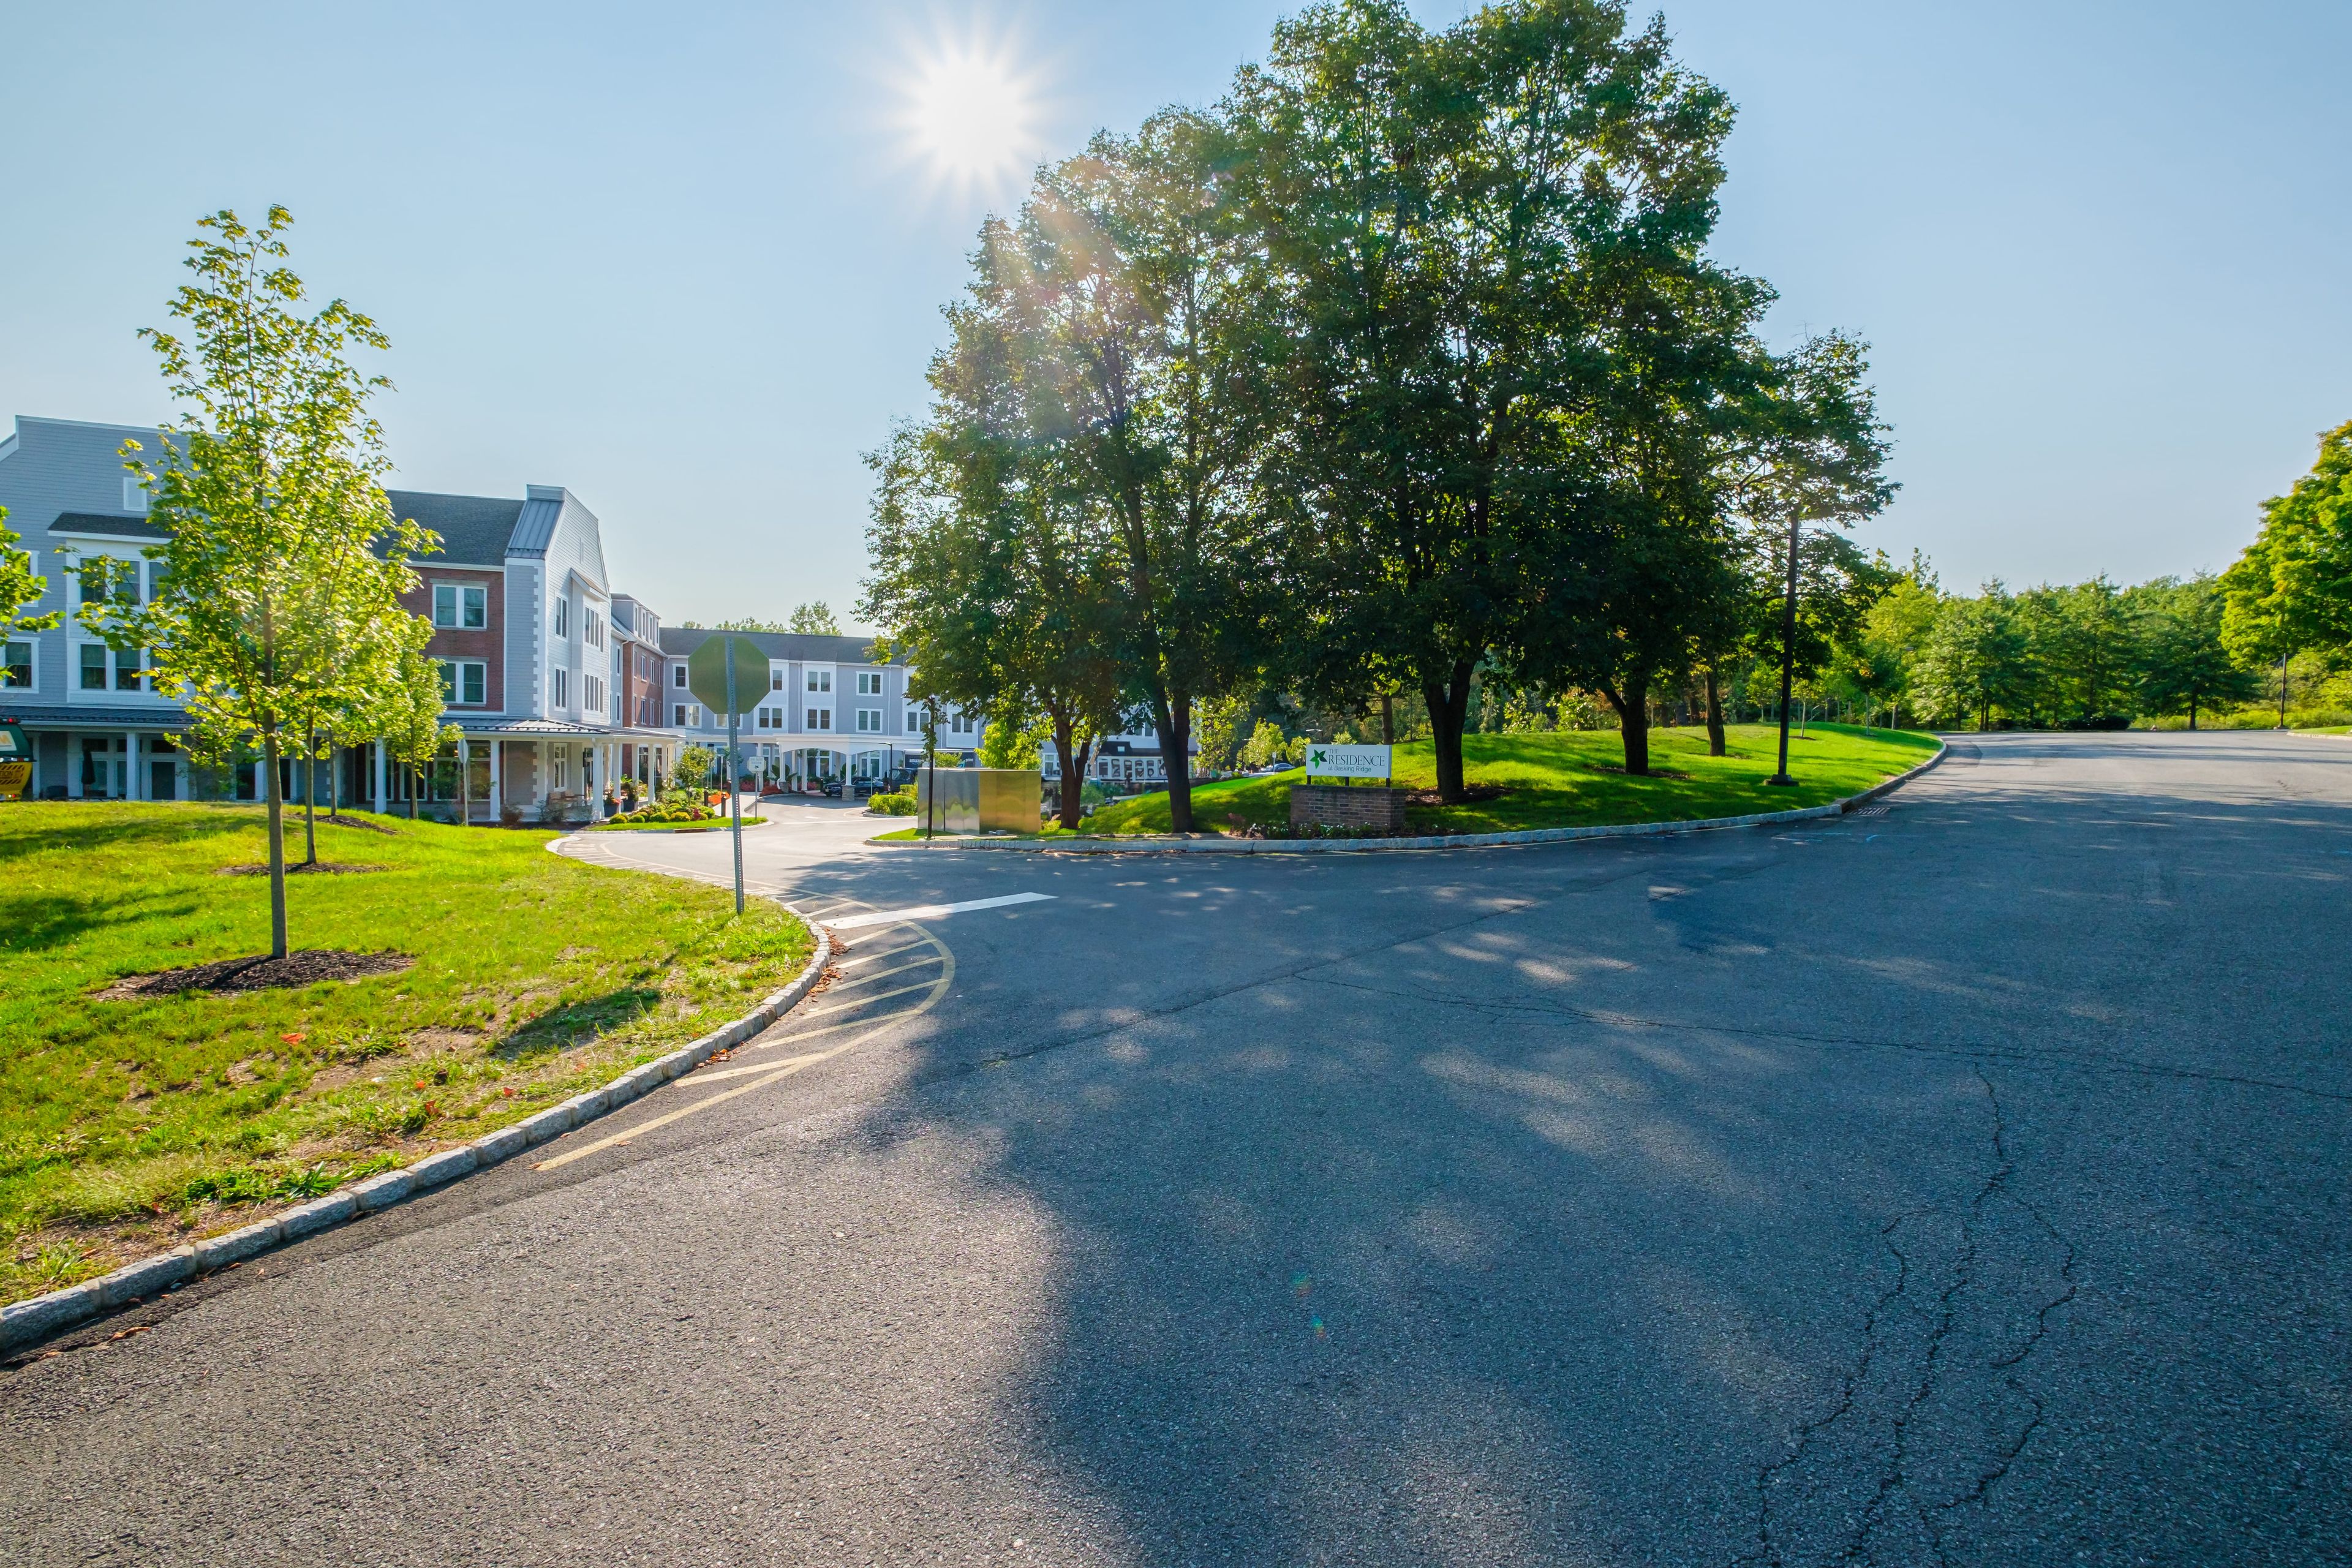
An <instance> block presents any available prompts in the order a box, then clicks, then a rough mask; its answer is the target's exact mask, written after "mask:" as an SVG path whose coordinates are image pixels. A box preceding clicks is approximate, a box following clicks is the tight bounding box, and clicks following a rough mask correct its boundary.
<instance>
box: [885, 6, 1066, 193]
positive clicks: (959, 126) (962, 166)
mask: <svg viewBox="0 0 2352 1568" xmlns="http://www.w3.org/2000/svg"><path fill="white" fill-rule="evenodd" d="M1036 119H1037V93H1036V85H1035V82H1034V80H1033V79H1031V78H1030V77H1029V76H1027V75H1025V74H1024V73H1023V72H1022V71H1021V70H1020V69H1019V68H1017V67H1016V66H1015V65H1014V64H1013V60H1012V59H1011V58H1010V56H1009V52H1008V51H1006V50H1004V49H1003V48H1002V47H988V46H985V45H983V44H982V43H980V42H979V41H978V40H976V39H975V40H972V41H970V42H967V43H964V44H961V45H959V44H953V43H943V44H942V45H941V46H940V47H939V49H938V51H937V52H936V53H934V54H933V55H931V57H930V58H928V59H924V60H921V61H919V62H918V63H917V64H916V65H915V67H914V68H913V71H912V73H911V77H910V79H909V81H908V88H907V112H906V118H905V125H906V130H907V134H908V142H909V143H910V144H911V147H912V150H913V152H914V153H915V154H916V156H917V157H918V158H919V159H920V160H921V161H922V162H923V163H926V164H928V165H929V168H930V170H931V173H932V174H933V175H934V176H935V177H937V178H938V179H940V180H941V181H943V182H946V183H949V184H960V185H965V186H974V185H994V184H1000V183H1002V182H1003V181H1005V180H1007V179H1010V178H1013V177H1014V176H1017V175H1018V174H1021V173H1022V172H1023V171H1024V168H1025V166H1026V165H1027V163H1028V162H1029V161H1030V160H1031V159H1032V158H1034V156H1035V155H1036V152H1037V147H1038V136H1037V130H1036Z"/></svg>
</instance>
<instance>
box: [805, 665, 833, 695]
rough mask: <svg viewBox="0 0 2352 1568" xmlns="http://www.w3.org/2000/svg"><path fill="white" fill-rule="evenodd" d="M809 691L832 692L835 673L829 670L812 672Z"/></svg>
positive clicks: (814, 670)
mask: <svg viewBox="0 0 2352 1568" xmlns="http://www.w3.org/2000/svg"><path fill="white" fill-rule="evenodd" d="M808 689H810V690H811V691H831V690H832V689H833V671H831V670H829V669H812V670H810V671H809V672H808Z"/></svg>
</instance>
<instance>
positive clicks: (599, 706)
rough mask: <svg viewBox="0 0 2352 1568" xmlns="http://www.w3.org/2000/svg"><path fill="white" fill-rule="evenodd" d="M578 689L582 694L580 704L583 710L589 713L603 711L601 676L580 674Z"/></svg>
mask: <svg viewBox="0 0 2352 1568" xmlns="http://www.w3.org/2000/svg"><path fill="white" fill-rule="evenodd" d="M580 690H581V694H582V696H581V702H580V706H581V708H582V709H583V710H585V711H587V712H590V713H602V712H604V679H603V678H602V677H600V676H594V675H583V676H582V677H581V678H580Z"/></svg>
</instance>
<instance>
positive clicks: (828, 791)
mask: <svg viewBox="0 0 2352 1568" xmlns="http://www.w3.org/2000/svg"><path fill="white" fill-rule="evenodd" d="M454 754H455V753H454V752H453V753H452V755H454ZM824 798H825V799H827V800H839V799H840V798H841V781H840V780H839V779H827V780H825V781H824Z"/></svg>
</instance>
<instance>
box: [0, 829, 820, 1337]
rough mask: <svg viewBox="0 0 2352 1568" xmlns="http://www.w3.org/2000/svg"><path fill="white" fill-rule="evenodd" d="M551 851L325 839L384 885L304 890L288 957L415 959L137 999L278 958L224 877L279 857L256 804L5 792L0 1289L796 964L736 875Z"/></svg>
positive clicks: (552, 1094)
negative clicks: (197, 974)
mask: <svg viewBox="0 0 2352 1568" xmlns="http://www.w3.org/2000/svg"><path fill="white" fill-rule="evenodd" d="M383 828H390V829H391V831H390V832H389V833H386V832H384V831H382V829H383ZM289 837H292V838H293V841H294V842H293V845H292V846H290V847H294V848H296V849H298V850H299V844H300V839H299V833H296V834H291V835H289ZM551 837H553V835H551V834H545V833H518V832H486V831H483V830H481V829H478V828H471V829H469V828H462V827H450V826H441V825H439V824H435V823H409V822H406V821H401V820H397V819H394V818H376V819H373V823H372V824H369V825H363V826H350V827H339V826H327V825H324V824H322V825H321V826H320V828H319V850H320V858H321V859H323V860H327V861H330V862H341V863H354V862H365V863H366V864H368V865H370V866H372V867H374V868H376V869H375V870H374V871H373V874H371V875H368V876H364V877H334V876H305V877H299V878H294V879H290V880H289V882H288V884H287V895H286V896H287V901H288V905H289V921H290V927H291V934H292V937H293V940H294V942H295V943H296V944H297V945H299V946H300V947H303V948H305V949H310V950H332V951H335V952H344V953H347V954H373V953H387V952H392V953H399V954H404V955H406V956H407V957H409V958H411V959H413V960H414V962H413V963H410V964H408V965H406V966H405V967H403V968H400V969H398V970H397V972H394V973H356V971H358V970H361V969H366V968H371V967H374V968H383V967H387V966H384V965H365V964H359V965H354V964H341V965H338V966H335V968H334V972H333V974H332V977H330V978H323V979H320V980H318V981H317V982H316V983H314V984H303V985H299V986H294V987H288V986H268V987H259V988H254V989H244V990H238V989H233V988H231V989H186V988H175V987H174V986H173V985H169V984H163V985H159V986H155V987H152V988H148V989H135V988H130V987H124V986H123V985H122V983H123V982H126V981H129V980H131V978H132V977H134V976H139V975H153V974H161V973H164V972H171V971H188V970H192V969H203V968H205V966H207V965H215V964H219V963H221V961H224V960H232V959H241V958H245V957H247V956H248V955H251V954H254V953H257V952H268V945H269V903H268V899H269V884H268V879H266V878H261V877H247V876H222V875H220V872H221V871H222V870H223V868H229V867H236V866H241V865H250V864H252V863H253V862H254V861H256V860H257V859H259V858H262V856H263V854H264V848H263V842H262V826H261V813H260V811H259V809H258V808H257V807H253V806H211V805H125V804H92V805H55V804H31V805H0V1300H14V1299H16V1297H20V1296H24V1295H28V1294H31V1293H34V1292H37V1291H39V1290H45V1289H54V1288H56V1287H57V1286H59V1285H63V1284H70V1283H72V1282H73V1281H74V1280H76V1279H82V1278H85V1277H87V1276H89V1275H90V1274H93V1273H98V1272H102V1271H103V1270H104V1269H106V1268H112V1267H114V1266H115V1265H117V1264H119V1263H121V1262H124V1261H127V1260H128V1259H129V1258H133V1257H138V1256H141V1255H143V1254H144V1253H147V1252H150V1251H153V1250H156V1249H158V1248H160V1247H173V1246H177V1245H179V1244H180V1243H181V1242H182V1241H184V1240H186V1239H188V1237H190V1236H192V1235H196V1234H205V1233H210V1232H213V1231H216V1230H221V1229H226V1228H228V1227H229V1226H234V1225H241V1224H244V1223H246V1222H247V1221H248V1220H250V1219H252V1218H254V1217H256V1216H257V1213H258V1212H259V1211H258V1210H257V1208H256V1207H255V1205H267V1204H270V1203H277V1202H281V1201H295V1200H299V1199H300V1198H304V1197H310V1196H315V1195H317V1194H320V1193H323V1192H328V1191H331V1190H332V1189H333V1188H334V1187H336V1186H338V1185H340V1184H342V1183H344V1182H346V1181H350V1180H352V1179H354V1178H356V1177H358V1176H360V1175H362V1174H366V1173H372V1172H373V1171H377V1170H383V1169H385V1168H387V1167H389V1166H392V1165H398V1164H404V1163H407V1162H408V1161H410V1160H412V1159H414V1158H415V1157H417V1156H419V1155H421V1154H424V1153H427V1152H432V1151H433V1150H435V1149H437V1148H444V1147H447V1146H449V1145H450V1144H453V1143H456V1142H463V1141H466V1140H468V1139H472V1138H477V1137H479V1136H480V1135H481V1134H483V1133H485V1132H488V1131H494V1130H496V1129H497V1128H499V1126H502V1125H504V1124H505V1123H507V1122H509V1121H516V1120H518V1119H520V1118H521V1117H523V1116H526V1115H529V1114H530V1113H531V1112H532V1111H534V1110H540V1109H542V1108H543V1107H545V1106H547V1105H551V1104H552V1103H554V1102H555V1101H557V1100H563V1099H567V1098H569V1097H570V1096H572V1095H573V1094H577V1093H579V1092H580V1091H581V1090H582V1089H586V1088H590V1087H593V1085H595V1084H598V1083H601V1082H603V1081H604V1079H606V1078H608V1077H610V1076H611V1075H612V1074H614V1073H615V1072H617V1071H620V1070H623V1069H625V1068H627V1067H629V1066H630V1065H632V1064H634V1063H635V1062H638V1061H642V1060H646V1059H649V1058H653V1057H655V1056H658V1055H660V1054H661V1053H662V1052H664V1051H667V1050H669V1049H671V1048H674V1047H677V1046H679V1045H682V1044H684V1043H685V1042H686V1041H688V1040H690V1039H693V1038H694V1037H697V1036H698V1035H701V1034H703V1033H705V1032H707V1031H708V1030H709V1029H710V1028H712V1027H715V1026H717V1025H718V1024H719V1023H721V1022H723V1021H725V1020H726V1019H729V1018H731V1017H735V1016H739V1015H740V1014H742V1013H744V1012H747V1011H749V1010H750V1008H751V1006H752V1005H754V1004H755V1002H756V1000H757V998H759V997H760V996H762V995H765V994H768V993H769V992H772V991H774V990H777V989H779V988H781V987H782V986H783V985H784V984H788V983H789V982H790V980H791V978H792V976H793V974H794V973H797V972H798V971H799V968H800V966H801V965H802V964H803V963H805V962H806V961H807V956H808V950H809V937H808V933H807V931H806V930H805V928H803V926H802V925H801V924H800V922H799V921H795V920H793V919H792V917H790V916H789V915H786V914H784V913H783V912H782V910H780V909H778V908H777V907H776V906H775V905H773V904H772V903H769V902H767V901H766V900H760V901H758V902H755V903H754V904H752V905H751V906H750V907H748V908H747V909H746V910H745V912H744V916H743V918H742V919H741V920H740V921H738V920H737V919H736V918H735V917H734V913H733V900H731V898H730V896H729V895H728V894H727V893H726V892H725V891H723V890H721V889H716V888H705V887H701V886H698V885H696V884H692V883H688V882H684V881H679V880H676V879H669V878H663V877H653V876H646V875H641V874H637V873H632V872H625V871H613V870H607V869H604V868H598V867H593V866H586V865H583V864H581V863H580V862H578V861H574V860H568V859H564V858H561V857H559V856H555V855H551V854H549V853H547V851H546V849H545V847H544V846H545V844H546V842H547V841H548V839H549V838H551ZM109 991H113V992H114V994H112V995H102V994H101V993H107V992H109ZM126 993H127V994H126Z"/></svg>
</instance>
